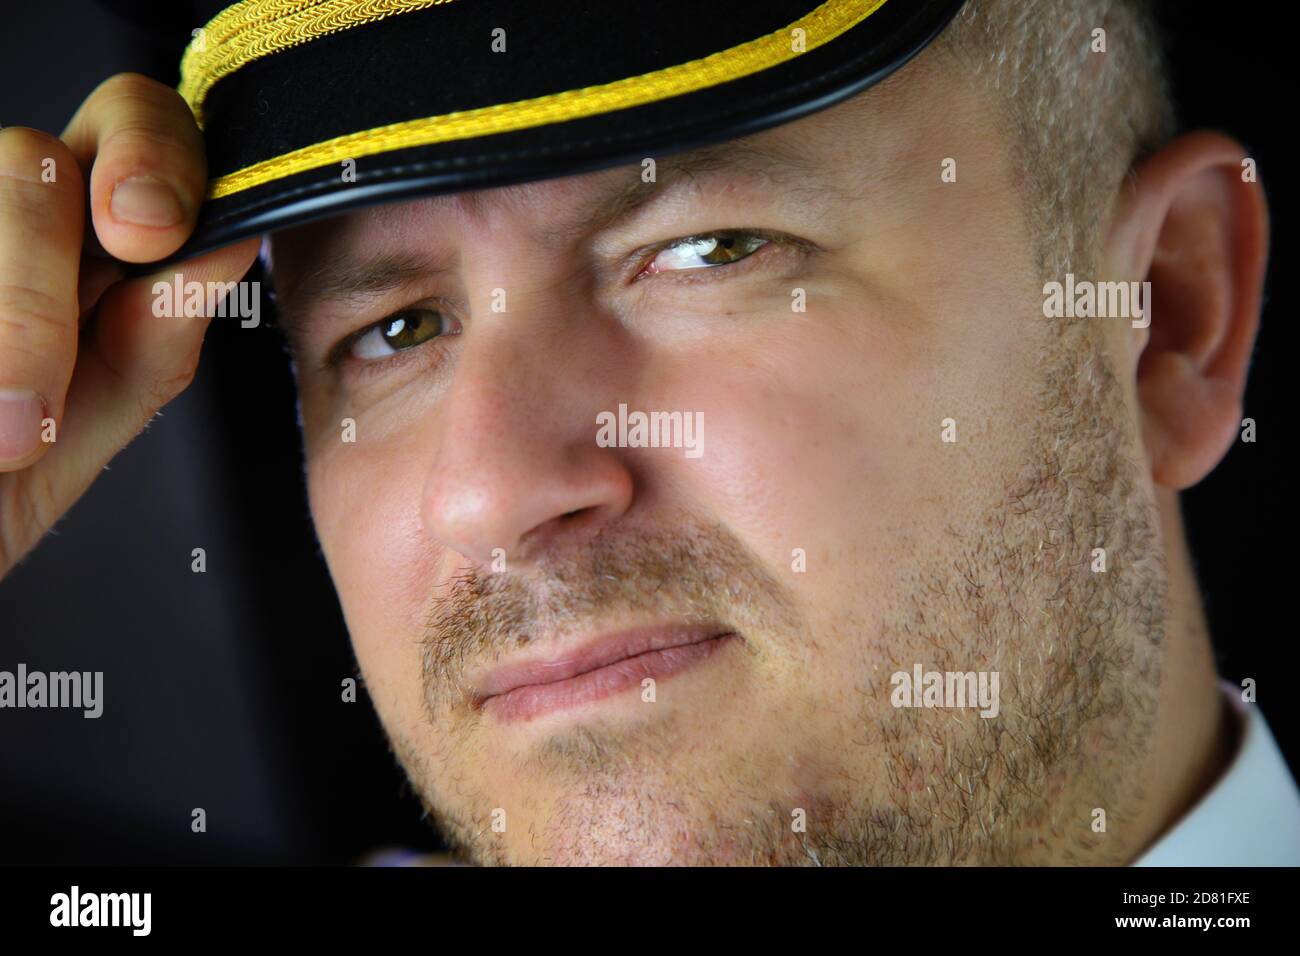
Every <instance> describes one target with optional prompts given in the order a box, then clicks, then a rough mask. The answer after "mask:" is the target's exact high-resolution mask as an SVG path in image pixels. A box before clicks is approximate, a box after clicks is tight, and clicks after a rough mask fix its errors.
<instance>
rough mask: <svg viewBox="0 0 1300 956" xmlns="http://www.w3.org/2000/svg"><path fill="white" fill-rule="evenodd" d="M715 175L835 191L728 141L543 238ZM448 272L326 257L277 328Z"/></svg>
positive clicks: (294, 328)
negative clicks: (331, 306) (323, 306)
mask: <svg viewBox="0 0 1300 956" xmlns="http://www.w3.org/2000/svg"><path fill="white" fill-rule="evenodd" d="M643 168H644V167H643ZM719 173H735V174H736V175H738V176H740V177H745V178H751V179H755V178H756V179H763V180H766V181H768V182H770V183H771V184H773V185H775V186H778V187H780V188H782V189H784V190H786V191H799V192H803V191H808V192H809V193H810V196H815V195H818V194H820V195H821V197H822V198H823V200H825V198H826V193H827V191H828V190H830V191H832V192H834V190H831V189H830V186H829V182H828V177H827V176H826V170H825V168H824V167H823V166H822V165H821V164H819V163H818V162H817V161H816V160H815V159H814V158H812V157H810V156H807V155H805V154H802V153H799V152H797V151H794V150H791V149H788V148H785V147H782V146H777V145H775V144H767V143H762V142H760V141H754V140H752V139H737V140H729V141H726V142H721V143H714V144H710V145H706V146H701V147H697V148H695V149H692V150H689V151H686V152H682V153H678V154H675V155H670V156H667V157H665V158H664V159H663V160H662V162H659V161H656V167H655V181H653V182H645V181H643V180H642V178H641V174H640V173H637V175H636V176H635V177H634V179H633V180H632V182H630V183H628V184H626V185H624V186H621V187H618V188H616V189H614V190H612V191H610V190H601V191H600V193H599V194H597V195H595V196H593V197H592V198H591V199H590V200H589V201H587V202H585V203H583V204H582V206H581V208H580V209H579V210H578V212H577V213H576V214H575V215H574V216H573V217H572V222H571V224H569V225H564V224H558V223H554V222H552V223H548V226H547V236H548V237H549V238H550V239H552V240H556V241H560V242H563V241H566V240H571V239H576V238H580V237H581V236H583V235H588V234H593V233H597V232H601V231H603V230H608V229H610V228H612V227H613V226H614V225H615V224H617V223H619V222H622V221H625V220H627V219H630V218H631V217H632V216H633V215H634V214H635V213H636V212H637V211H638V210H640V209H641V208H642V207H644V206H647V205H649V204H650V203H652V202H654V201H655V200H657V199H660V198H662V197H664V196H666V195H667V194H668V193H669V191H670V190H671V189H672V188H673V187H674V186H677V185H678V184H679V183H681V182H683V181H693V180H695V179H696V178H698V177H707V176H713V175H717V174H719ZM504 188H506V189H510V188H515V187H509V186H507V187H504ZM434 198H437V197H434ZM449 268H450V267H449V266H448V265H446V264H442V263H439V262H436V261H433V260H432V259H431V258H430V257H429V256H428V255H427V254H423V255H422V254H419V253H414V252H394V253H381V254H378V255H375V256H370V257H364V258H357V257H355V256H351V255H343V254H338V255H331V256H327V257H326V258H325V259H324V260H322V261H320V262H318V263H317V264H316V265H315V266H314V267H313V268H312V269H311V270H310V271H309V272H308V273H306V274H305V275H304V276H303V277H302V278H301V279H300V280H299V281H298V282H296V283H295V284H294V286H293V287H292V289H290V290H288V291H287V293H286V294H284V295H282V296H281V297H279V303H278V304H279V317H278V324H279V325H280V327H281V328H282V329H283V330H284V331H285V332H287V333H290V334H293V333H297V332H300V331H301V329H302V326H303V323H304V321H305V319H306V317H307V315H308V314H310V313H311V312H312V310H313V309H314V308H316V307H318V306H320V305H321V304H323V303H326V302H347V301H349V300H353V299H358V298H363V297H367V296H377V295H382V294H384V293H387V292H391V291H393V290H395V289H399V288H401V287H403V286H406V285H409V284H412V283H414V282H416V281H418V280H420V279H424V278H429V277H431V276H435V275H437V274H438V273H440V272H446V271H449Z"/></svg>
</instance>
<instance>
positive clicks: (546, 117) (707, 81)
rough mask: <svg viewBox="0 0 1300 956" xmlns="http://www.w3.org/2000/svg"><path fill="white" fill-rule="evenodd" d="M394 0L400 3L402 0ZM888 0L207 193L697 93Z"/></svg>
mask: <svg viewBox="0 0 1300 956" xmlns="http://www.w3.org/2000/svg"><path fill="white" fill-rule="evenodd" d="M251 2H256V0H251ZM267 2H268V3H271V4H278V5H281V6H292V5H295V3H296V4H302V3H310V2H312V0H267ZM327 2H333V0H327ZM387 2H388V3H390V4H393V5H398V4H400V3H402V0H387ZM410 2H411V3H412V5H414V4H416V3H421V2H422V3H423V5H425V6H428V5H432V3H436V2H447V0H410ZM887 2H888V0H865V2H864V0H825V2H824V3H822V4H820V5H819V6H817V7H816V8H815V9H814V10H812V11H810V12H809V13H807V14H806V15H804V16H802V17H800V18H799V19H798V20H795V21H794V22H793V23H791V24H790V25H789V26H787V27H784V28H783V29H780V30H777V31H775V32H773V33H769V34H767V35H766V36H762V37H758V38H756V39H754V40H749V41H747V42H745V43H741V44H739V45H738V46H734V47H731V48H730V49H727V50H720V51H719V52H717V53H711V54H709V55H708V56H706V57H702V58H700V59H698V60H691V61H689V62H687V63H680V64H677V65H676V66H669V67H664V68H663V69H660V70H654V71H652V72H650V73H644V74H642V75H640V76H632V77H626V78H624V79H621V80H614V81H613V82H610V83H604V84H601V85H598V86H586V87H581V88H579V89H576V90H565V91H563V92H561V93H550V94H547V95H545V96H538V97H534V98H532V99H528V100H519V101H517V102H514V103H499V104H496V105H493V106H484V107H480V108H478V109H472V110H459V111H457V112H454V113H445V114H443V115H441V116H429V117H421V118H419V119H413V120H403V121H401V122H398V123H390V124H389V125H387V126H379V127H376V128H374V129H366V130H359V131H357V132H355V133H346V134H344V135H342V136H336V137H334V138H332V139H327V140H323V141H321V142H319V143H313V144H311V145H310V146H303V147H301V148H300V149H295V150H292V151H290V152H288V153H284V154H282V155H280V156H276V157H273V158H271V159H265V160H261V161H260V162H256V163H253V164H252V165H250V166H245V167H244V168H243V169H240V170H236V171H235V172H233V173H228V174H227V175H225V176H219V177H217V178H216V179H213V180H212V181H211V182H210V183H209V184H208V194H207V195H208V198H209V199H221V198H222V197H224V196H230V195H233V194H234V193H238V192H242V191H243V190H245V189H252V188H253V187H255V186H261V185H264V184H266V183H269V182H274V181H275V180H277V179H283V178H285V177H287V176H292V175H294V174H296V173H301V172H306V171H307V170H309V169H316V168H319V167H321V166H329V165H333V164H335V163H342V162H343V161H344V160H347V159H353V160H355V159H360V158H362V157H365V156H373V155H375V154H377V153H386V152H391V151H393V150H398V149H407V148H410V147H413V146H428V145H431V144H434V143H446V142H451V141H454V140H460V139H471V138H473V137H477V136H490V135H493V134H495V133H505V132H511V131H513V130H520V129H528V128H530V127H534V126H544V125H547V124H550V123H563V122H566V121H568V120H573V119H580V118H583V117H587V116H597V115H600V114H602V113H609V112H613V111H615V110H622V109H628V108H630V107H634V106H641V105H644V104H646V103H654V102H658V101H659V100H664V99H668V98H669V97H673V96H681V95H683V94H686V93H693V92H696V91H698V90H703V89H707V88H709V87H712V86H717V85H719V84H721V83H726V82H729V81H731V80H736V79H740V78H741V77H744V76H749V75H751V74H753V73H758V72H760V71H762V70H766V69H770V68H771V67H774V66H778V65H780V64H782V63H785V62H787V61H789V60H793V59H794V58H795V57H797V56H800V55H801V54H802V53H803V52H806V51H807V50H815V49H816V48H817V47H819V46H821V45H823V44H825V43H829V42H830V41H831V40H834V39H835V38H836V37H838V36H840V35H842V34H844V33H846V32H847V31H848V30H850V29H852V28H853V27H854V26H856V25H857V24H859V23H861V22H862V21H863V20H865V19H866V18H867V17H869V16H871V14H873V13H875V12H876V11H877V10H879V9H880V8H881V7H883V6H884V5H885V3H887ZM393 12H397V11H393ZM214 22H215V21H214ZM796 30H802V31H803V46H802V49H800V50H796V49H795V47H796V43H795V39H796V36H797V35H796V34H795V32H794V31H796ZM237 68H238V67H235V69H237Z"/></svg>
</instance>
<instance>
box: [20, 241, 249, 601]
mask: <svg viewBox="0 0 1300 956" xmlns="http://www.w3.org/2000/svg"><path fill="white" fill-rule="evenodd" d="M259 243H260V240H257V239H252V240H248V241H246V242H243V243H240V244H238V245H234V246H227V247H226V248H224V249H219V250H217V251H216V252H212V253H209V254H207V255H206V256H202V257H200V258H198V259H194V260H191V261H190V262H187V263H184V264H182V265H181V266H179V267H176V268H175V269H173V270H169V271H168V272H167V273H159V274H158V275H156V276H150V277H146V278H141V279H134V280H132V281H130V282H124V283H120V284H118V285H115V286H113V287H112V288H111V289H110V290H109V291H108V292H107V293H105V295H104V298H103V300H102V301H101V302H100V303H99V307H98V310H97V312H96V315H95V324H94V327H93V329H94V331H93V335H88V338H90V341H88V342H83V343H82V347H81V352H80V354H79V355H78V357H77V374H76V376H75V377H74V378H73V380H72V385H71V387H70V389H69V390H68V396H67V404H66V409H65V414H64V417H63V420H62V421H61V422H60V423H59V425H58V432H57V440H56V441H55V442H54V443H52V444H50V445H49V446H48V448H49V451H48V453H47V454H46V455H45V457H44V458H43V459H42V460H41V461H39V462H38V463H37V464H36V465H35V466H33V467H31V468H28V469H26V470H24V471H20V472H17V473H15V474H12V475H7V476H4V477H6V478H7V479H9V481H8V482H0V576H3V574H4V572H5V570H6V568H7V567H10V566H12V564H13V563H15V562H16V561H18V560H19V559H20V558H21V557H22V556H23V555H24V554H25V553H26V552H27V551H28V550H29V549H30V548H31V547H33V546H34V545H35V544H36V542H37V541H38V540H40V537H41V535H43V534H44V533H45V532H46V531H48V530H49V528H50V527H51V526H52V525H53V524H54V522H55V521H57V520H58V518H59V516H60V515H62V514H63V513H64V512H65V511H66V510H67V509H68V508H69V507H71V506H72V504H73V503H74V502H76V500H77V499H78V498H79V497H81V495H82V493H84V492H85V490H86V489H87V488H88V487H89V486H90V484H91V482H93V481H94V480H95V478H96V477H97V476H98V475H99V473H100V472H101V471H102V470H103V468H104V466H105V465H106V464H108V462H109V460H110V459H112V457H113V456H114V455H116V454H117V453H118V452H119V451H120V450H121V449H122V448H123V447H124V446H125V445H126V444H127V443H128V442H130V441H131V439H132V438H134V437H135V436H136V435H138V434H139V433H140V431H141V430H142V429H143V428H144V426H145V425H146V424H148V422H149V420H150V419H151V418H152V417H153V416H154V414H155V413H156V412H157V411H158V409H159V408H161V407H162V406H163V405H164V404H165V403H166V402H168V401H169V400H171V399H172V398H173V397H175V396H176V395H177V394H179V393H180V392H181V391H182V390H184V388H185V386H186V385H188V384H189V382H190V380H191V378H193V376H194V371H195V369H196V368H197V367H198V361H199V349H200V346H201V345H202V342H203V334H204V331H205V330H206V328H207V325H208V319H206V318H185V317H170V316H165V317H159V316H156V315H155V314H154V312H153V308H152V306H153V302H154V293H153V284H154V282H156V281H168V282H170V281H173V279H174V276H175V274H176V272H179V273H180V274H181V276H182V282H183V283H188V282H192V281H197V282H202V283H207V282H235V281H237V280H238V279H240V278H241V277H242V276H243V275H244V273H245V272H247V271H248V268H249V266H250V265H251V264H252V262H253V260H254V259H255V258H256V257H257V249H258V245H259ZM218 321H236V320H228V319H220V320H218Z"/></svg>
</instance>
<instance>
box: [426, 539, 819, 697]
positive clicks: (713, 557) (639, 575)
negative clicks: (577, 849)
mask: <svg viewBox="0 0 1300 956" xmlns="http://www.w3.org/2000/svg"><path fill="white" fill-rule="evenodd" d="M671 528H672V530H671V531H669V530H666V529H662V528H642V529H635V530H632V529H629V530H623V531H619V532H617V533H615V532H614V531H613V530H610V529H606V530H605V531H603V532H601V533H599V534H597V535H596V536H595V537H593V538H591V539H589V540H587V541H584V542H583V543H582V544H581V545H569V546H565V547H564V548H562V549H556V550H552V551H548V552H547V553H546V554H545V555H544V556H542V557H541V558H539V559H537V560H535V561H530V562H529V564H528V566H527V568H526V569H525V570H522V571H520V572H515V571H511V570H505V571H499V572H493V571H491V570H490V569H485V568H482V567H480V566H475V567H471V568H467V569H465V570H463V571H461V572H459V573H458V574H456V575H454V576H452V577H451V578H449V579H448V580H447V581H446V582H445V583H444V584H443V585H442V586H441V587H439V588H438V589H436V591H435V593H434V595H433V596H432V597H431V598H430V600H429V602H428V606H427V609H426V612H425V622H426V623H425V626H424V632H423V634H422V635H421V639H420V642H421V645H422V670H423V681H424V693H425V704H426V707H427V708H428V712H429V714H430V716H433V715H435V714H437V713H438V711H439V710H440V709H441V708H443V707H444V706H446V705H447V704H448V703H449V702H455V701H457V700H459V701H464V700H466V699H467V698H468V696H469V695H468V688H467V686H466V683H465V670H466V668H467V667H468V666H469V665H470V664H472V663H481V662H484V661H494V660H497V659H499V658H500V657H501V656H502V655H503V654H505V653H507V652H509V651H512V650H517V649H519V648H522V647H526V646H527V645H529V644H532V643H536V642H538V641H543V640H546V639H547V637H548V636H550V635H553V634H555V633H562V632H572V631H575V630H581V629H583V628H582V624H583V623H584V622H587V623H588V624H591V623H594V622H596V621H598V620H601V621H608V620H610V619H614V618H621V617H626V618H631V619H635V620H646V619H654V620H662V619H671V620H673V621H674V622H678V623H683V624H688V625H693V624H699V625H704V624H717V625H723V626H725V627H726V628H727V629H728V630H735V631H737V632H738V633H742V634H743V633H745V632H750V633H758V632H761V631H764V630H769V631H770V630H775V629H786V630H801V629H802V617H801V615H800V613H799V611H798V605H797V603H796V601H795V600H794V597H793V594H792V592H791V591H790V589H789V588H788V587H787V586H786V585H785V584H783V583H782V582H780V581H779V580H777V579H776V578H775V577H774V576H773V575H771V574H770V573H768V571H767V570H766V569H765V568H764V567H763V565H762V563H761V562H760V561H759V560H758V559H757V558H756V557H755V556H754V555H753V554H752V553H751V552H750V551H749V550H748V549H747V548H746V547H745V545H744V544H743V543H742V542H741V541H740V540H739V539H738V538H737V537H736V536H735V535H733V534H732V533H731V532H730V531H728V530H727V529H726V528H725V527H723V526H722V525H718V524H712V525H710V524H703V523H699V522H694V521H691V520H688V519H683V520H680V521H675V522H673V523H672V524H671Z"/></svg>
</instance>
